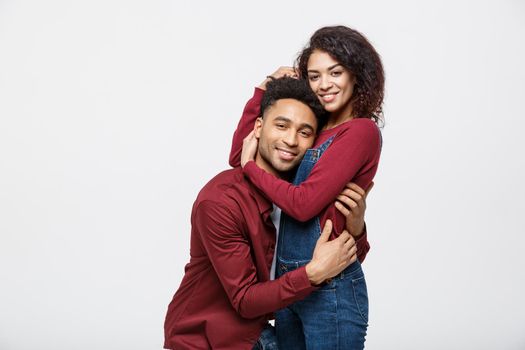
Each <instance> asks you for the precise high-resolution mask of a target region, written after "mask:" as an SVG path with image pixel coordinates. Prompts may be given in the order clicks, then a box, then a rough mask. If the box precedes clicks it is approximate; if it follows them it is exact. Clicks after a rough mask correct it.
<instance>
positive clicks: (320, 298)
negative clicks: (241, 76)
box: [230, 26, 384, 350]
mask: <svg viewBox="0 0 525 350" xmlns="http://www.w3.org/2000/svg"><path fill="white" fill-rule="evenodd" d="M284 71H286V69H281V70H279V71H278V72H277V73H279V74H282V73H283V72H284ZM297 72H298V74H299V78H301V79H307V80H308V81H309V84H310V87H311V88H312V90H313V91H314V92H315V93H316V95H317V96H318V98H319V100H320V101H321V103H322V104H323V106H324V108H325V109H326V111H327V112H329V113H330V117H329V119H328V122H327V123H326V125H325V126H324V128H323V129H322V131H321V132H320V133H319V135H318V138H317V140H316V143H315V145H314V148H313V149H312V150H309V152H308V153H307V154H306V156H305V158H304V159H303V161H302V163H301V165H300V166H299V169H298V170H297V173H296V174H295V178H294V181H293V183H288V182H286V181H283V180H281V179H277V178H276V177H274V176H273V175H270V174H268V173H266V172H264V171H263V170H262V169H260V168H258V167H257V166H256V165H255V162H253V161H251V160H253V157H254V151H255V149H256V148H255V147H256V143H257V140H256V139H255V138H254V137H253V136H252V135H250V136H248V137H247V138H246V140H245V144H244V147H243V150H242V157H241V165H242V166H243V171H244V173H245V175H246V176H247V177H248V178H249V179H250V180H251V181H252V183H253V184H254V185H255V186H256V187H258V188H259V189H260V190H261V191H262V192H263V193H265V194H266V195H267V197H268V198H270V200H272V201H273V202H274V203H275V205H277V206H278V207H279V208H281V209H282V211H283V214H282V217H281V222H280V228H279V238H278V247H277V272H276V273H277V275H278V276H279V275H280V274H282V273H285V272H286V271H289V270H293V269H296V268H297V267H299V266H302V265H304V264H306V263H307V262H308V259H309V257H311V253H312V251H313V247H314V246H315V241H316V240H317V238H318V237H319V234H320V232H321V229H320V228H321V225H323V224H324V221H325V220H326V219H328V218H330V219H332V220H333V222H334V236H337V235H339V234H340V233H341V232H342V231H343V229H344V224H345V221H344V218H343V216H342V214H341V213H339V212H338V211H337V210H336V206H334V205H332V203H333V202H334V201H335V200H337V199H340V200H343V197H339V196H338V195H339V194H340V193H341V191H342V190H343V189H344V188H345V185H346V184H347V183H348V182H350V181H352V182H354V183H356V184H357V185H359V186H360V187H361V188H367V187H368V186H369V185H370V184H371V182H372V180H373V177H374V175H375V173H376V171H377V167H378V164H379V156H380V153H381V135H380V132H379V129H378V127H377V125H376V124H377V123H378V122H379V121H380V118H381V115H382V110H381V106H382V102H383V95H384V73H383V67H382V64H381V59H380V57H379V55H378V54H377V52H376V51H375V49H374V48H373V47H372V45H371V44H370V43H369V42H368V40H367V39H366V38H365V37H364V36H363V35H362V34H360V33H359V32H357V31H355V30H353V29H350V28H347V27H344V26H336V27H324V28H321V29H319V30H318V31H316V32H315V33H314V34H313V36H312V37H311V39H310V43H309V44H308V46H307V47H306V48H305V49H304V50H303V51H302V52H301V54H300V55H299V57H298V59H297ZM284 74H285V75H287V73H284ZM288 75H293V73H292V71H288ZM272 78H277V77H269V79H272ZM263 85H264V83H263ZM257 95H258V92H257V91H256V94H255V96H254V98H252V102H253V101H254V103H253V104H252V107H253V105H254V104H255V105H256V104H257V99H258V98H260V97H258V96H257ZM248 106H250V103H249V104H248V105H247V108H246V109H245V114H244V115H243V117H242V119H241V122H240V123H239V127H238V129H237V131H236V134H235V135H234V141H233V146H232V153H231V155H230V163H231V164H232V165H235V164H237V163H238V159H239V153H240V152H239V151H240V149H241V139H242V138H243V137H245V136H246V135H247V134H248V131H249V130H250V128H252V127H253V122H254V119H255V118H254V113H251V112H253V111H255V110H257V108H252V107H250V108H248ZM247 112H248V113H247ZM250 124H251V125H250ZM283 127H285V126H283ZM284 152H286V151H284ZM283 157H286V154H283ZM338 209H340V210H344V209H343V207H342V206H341V203H339V204H338ZM359 234H360V232H357V233H354V235H355V236H356V237H357V236H359ZM356 240H357V242H358V246H359V241H360V240H359V239H357V238H356ZM361 248H362V247H361ZM367 250H368V247H366V248H365V249H364V251H363V249H361V254H360V256H359V260H360V261H361V262H362V260H363V259H364V256H365V255H366V251H367ZM367 323H368V297H367V290H366V283H365V280H364V275H363V271H362V269H361V265H360V262H359V261H357V262H356V263H354V264H353V265H351V266H350V267H348V268H347V269H346V270H345V271H343V273H341V275H339V276H337V277H336V278H334V279H332V280H330V281H327V282H326V283H325V285H323V286H322V287H321V288H320V289H319V290H318V291H316V292H314V293H313V294H312V295H311V296H309V297H308V298H306V299H304V300H302V301H300V302H297V303H295V304H293V305H291V306H290V307H288V308H286V309H283V310H280V311H279V312H277V313H276V327H277V338H278V343H279V347H280V348H281V349H286V350H290V349H306V348H308V349H362V348H363V347H364V341H365V336H366V329H367Z"/></svg>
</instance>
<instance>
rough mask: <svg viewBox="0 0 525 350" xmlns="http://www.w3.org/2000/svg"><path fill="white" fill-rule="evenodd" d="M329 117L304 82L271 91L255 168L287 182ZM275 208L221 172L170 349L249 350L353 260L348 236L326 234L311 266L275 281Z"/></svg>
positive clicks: (200, 207)
mask: <svg viewBox="0 0 525 350" xmlns="http://www.w3.org/2000/svg"><path fill="white" fill-rule="evenodd" d="M324 113H325V112H324V110H323V108H322V106H321V105H320V104H319V101H318V99H317V97H316V96H315V95H314V94H313V93H312V92H311V91H310V89H309V87H308V86H307V85H306V84H305V83H304V82H303V81H299V80H295V79H291V78H283V79H277V80H276V81H274V82H271V83H269V84H268V89H267V91H266V93H265V96H264V98H263V101H262V103H261V118H259V119H258V120H257V122H256V126H255V130H254V133H255V136H256V137H257V138H258V139H259V147H258V151H257V155H256V159H255V161H256V163H257V165H259V167H261V168H263V169H264V170H266V171H267V172H270V173H272V174H275V175H276V176H281V177H285V176H286V175H287V174H288V173H289V172H290V171H292V170H294V168H295V167H296V166H297V165H298V164H299V163H300V161H301V159H302V157H303V155H304V153H305V152H306V150H307V149H308V148H310V147H311V146H312V144H313V141H314V139H315V136H316V132H317V128H318V125H319V120H318V119H322V118H323V117H324ZM272 210H273V205H272V203H271V202H269V201H268V199H266V198H265V197H264V196H263V195H262V194H261V193H260V192H259V191H258V190H257V189H256V188H255V187H253V185H251V183H250V182H249V181H248V180H247V179H245V178H244V176H243V174H242V170H241V168H235V169H231V170H227V171H224V172H222V173H220V174H218V175H217V176H216V177H215V178H213V179H212V180H211V181H210V182H208V184H206V185H205V186H204V188H203V189H202V190H201V192H200V193H199V195H198V197H197V199H196V201H195V203H194V205H193V209H192V215H191V225H192V232H191V247H190V255H191V259H190V262H189V263H188V264H187V265H186V268H185V272H186V273H185V276H184V278H183V280H182V282H181V285H180V287H179V289H178V291H177V292H176V294H175V296H174V297H173V300H172V302H171V303H170V305H169V307H168V313H167V315H166V321H165V344H164V347H165V348H167V349H177V350H178V349H247V350H248V349H252V348H253V346H254V344H255V343H256V342H257V340H258V339H259V338H260V336H261V332H262V330H263V328H264V327H265V325H266V324H267V321H268V319H269V318H270V317H271V313H272V312H274V311H276V310H278V309H281V308H283V307H285V306H287V305H288V304H290V303H292V302H295V301H298V300H300V299H302V298H304V297H306V296H307V295H308V294H310V293H311V292H312V291H314V290H315V289H316V285H319V284H321V283H322V282H323V281H325V280H326V279H328V278H331V277H333V276H335V275H337V274H338V273H340V272H341V271H342V270H344V269H345V268H346V267H347V266H349V265H350V264H351V263H353V262H354V261H355V260H356V246H355V241H354V239H353V238H352V237H351V235H350V234H348V233H347V232H346V231H345V232H344V233H343V234H342V235H341V236H339V237H338V238H337V239H335V240H332V241H328V238H329V236H330V233H331V223H330V222H328V223H327V224H326V226H325V228H324V229H323V233H322V235H321V237H320V238H319V241H318V243H317V246H316V248H315V250H314V253H313V257H312V261H311V262H310V263H308V264H307V265H306V266H303V267H301V268H299V269H296V270H294V271H292V272H289V273H287V274H285V275H283V276H281V277H280V278H278V279H276V280H272V279H271V278H270V267H271V265H272V260H273V256H274V250H275V233H276V232H275V226H274V225H273V223H272V218H271V214H272Z"/></svg>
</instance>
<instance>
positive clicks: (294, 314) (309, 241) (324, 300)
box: [275, 137, 368, 350]
mask: <svg viewBox="0 0 525 350" xmlns="http://www.w3.org/2000/svg"><path fill="white" fill-rule="evenodd" d="M332 140H333V137H332V138H330V139H328V140H327V141H326V142H325V143H323V144H322V145H321V146H320V147H319V148H316V149H310V150H308V151H307V152H306V154H305V157H304V159H303V161H302V162H301V164H300V165H299V168H298V169H297V173H296V175H295V179H294V182H293V183H294V184H295V185H298V184H300V183H301V182H303V181H304V180H305V179H306V178H307V177H308V175H309V174H310V172H311V171H312V168H313V167H314V165H315V164H316V163H317V161H318V160H319V157H321V155H322V154H323V153H324V151H325V150H326V149H327V148H328V146H330V144H331V142H332ZM320 234H321V225H320V222H319V218H318V217H315V218H313V219H311V220H309V221H306V222H299V221H297V220H295V219H293V218H291V217H289V216H288V215H286V214H285V213H284V212H283V213H282V214H281V223H280V229H279V242H278V245H277V269H276V274H277V276H281V275H283V274H285V273H286V272H288V271H292V270H295V269H297V268H298V267H300V266H303V265H306V264H307V263H308V262H309V261H310V259H311V257H312V253H313V251H314V248H315V244H316V242H317V239H318V238H319V236H320ZM275 325H276V334H277V343H278V345H279V348H281V349H286V350H295V349H308V350H317V349H323V350H331V349H341V350H343V349H344V350H353V349H363V348H364V342H365V336H366V330H367V327H368V294H367V289H366V281H365V277H364V274H363V270H362V268H361V264H360V263H359V261H356V262H355V263H353V264H352V265H351V266H349V267H348V268H346V269H345V270H344V271H343V272H342V273H341V274H339V275H338V276H336V277H335V278H333V279H332V280H331V281H330V282H329V283H327V284H326V285H324V286H323V287H322V288H320V289H319V290H317V291H315V292H313V293H312V294H311V295H310V296H308V297H307V298H305V299H304V300H301V301H298V302H296V303H294V304H292V305H290V306H289V307H287V308H285V309H282V310H279V311H278V312H276V314H275Z"/></svg>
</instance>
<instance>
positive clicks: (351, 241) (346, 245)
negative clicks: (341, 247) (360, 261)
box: [345, 236, 356, 249]
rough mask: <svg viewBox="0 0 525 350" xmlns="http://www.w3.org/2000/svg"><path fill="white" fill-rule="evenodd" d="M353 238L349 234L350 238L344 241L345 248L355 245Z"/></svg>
mask: <svg viewBox="0 0 525 350" xmlns="http://www.w3.org/2000/svg"><path fill="white" fill-rule="evenodd" d="M355 245H356V244H355V239H354V237H352V236H350V239H348V240H347V241H346V242H345V248H346V249H351V248H352V247H355Z"/></svg>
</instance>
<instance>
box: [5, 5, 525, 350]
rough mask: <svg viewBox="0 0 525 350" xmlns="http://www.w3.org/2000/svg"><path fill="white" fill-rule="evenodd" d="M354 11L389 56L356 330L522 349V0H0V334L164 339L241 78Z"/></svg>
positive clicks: (439, 344) (69, 343)
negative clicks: (193, 221)
mask: <svg viewBox="0 0 525 350" xmlns="http://www.w3.org/2000/svg"><path fill="white" fill-rule="evenodd" d="M333 24H345V25H348V26H351V27H354V28H356V29H358V30H360V31H362V32H363V33H365V35H366V36H367V37H368V38H369V39H370V40H371V42H372V43H373V44H374V45H375V47H376V48H377V50H378V51H379V52H380V53H381V55H382V57H383V60H384V66H385V71H386V74H387V97H386V101H385V119H386V126H385V128H384V132H383V135H384V147H383V155H382V162H381V165H380V170H379V172H378V174H377V176H376V179H375V182H376V186H375V188H374V190H373V192H372V193H371V194H370V196H369V201H368V206H369V208H368V212H367V223H368V228H369V233H370V237H369V239H370V241H371V245H372V250H371V251H370V253H369V255H368V258H367V260H366V262H365V264H364V268H365V271H366V274H367V280H368V288H369V296H370V327H369V334H368V340H367V348H368V349H417V350H420V349H477V350H479V349H525V297H524V295H525V273H524V272H523V269H524V267H525V258H524V257H523V254H522V251H523V246H524V244H525V239H524V238H523V235H524V234H525V230H524V226H525V225H524V223H523V218H524V216H525V214H524V209H525V207H524V205H523V199H524V197H525V185H524V184H523V179H524V178H525V170H524V168H525V157H524V156H523V149H524V147H523V143H522V141H521V140H522V135H523V127H524V126H525V122H524V117H525V115H524V112H523V110H522V102H523V101H524V100H525V91H524V90H525V89H524V87H523V84H524V81H525V68H524V62H525V47H524V41H525V40H524V37H525V4H524V3H523V2H522V1H519V0H515V1H511V0H508V1H492V2H487V1H476V2H465V1H444V2H442V1H432V2H427V3H423V2H420V1H382V2H377V1H372V2H370V1H359V2H357V1H348V0H347V1H333V2H323V1H317V2H313V1H290V2H284V1H259V2H251V1H250V2H248V1H246V2H244V3H242V4H237V3H236V2H235V3H234V2H228V1H213V2H212V1H208V2H201V1H195V2H192V3H191V4H183V2H176V1H167V0H164V1H162V0H153V1H151V0H150V1H129V0H127V1H124V0H122V1H118V0H104V1H102V0H94V1H83V2H80V1H77V2H72V1H65V0H64V1H59V0H51V1H35V0H33V1H29V0H27V1H9V0H1V1H0V283H1V286H0V349H1V350H15V349H52V350H59V349H126V350H132V349H160V348H161V347H162V343H163V322H164V316H165V311H166V308H167V305H168V303H169V302H170V300H171V297H172V295H173V293H174V292H175V290H176V288H177V287H178V285H179V282H180V279H181V277H182V274H183V267H184V264H185V263H186V262H187V260H188V251H189V245H188V242H189V230H190V227H189V216H190V210H191V205H192V203H193V200H194V198H195V196H196V195H197V193H198V191H199V189H200V188H201V187H202V186H203V185H204V184H205V183H206V182H207V180H208V179H210V178H211V177H212V176H214V175H215V174H216V173H217V172H219V171H220V170H223V169H226V168H227V167H228V164H227V159H228V158H227V157H228V152H229V147H230V140H231V136H232V134H233V131H234V128H235V126H236V123H237V121H238V118H239V117H240V115H241V111H242V108H243V106H244V103H245V101H246V100H247V99H248V98H249V97H250V96H251V94H252V89H253V87H254V86H255V85H257V84H259V83H260V81H262V80H263V79H264V77H265V76H266V75H268V74H270V73H272V72H273V71H274V70H275V69H276V68H277V67H278V66H279V65H290V64H291V63H292V60H293V59H294V58H295V56H296V54H297V52H298V51H300V49H301V48H302V47H303V45H304V44H305V43H306V41H307V39H308V38H309V36H310V35H311V34H312V33H313V31H314V30H316V29H317V28H319V27H321V26H324V25H333Z"/></svg>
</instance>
